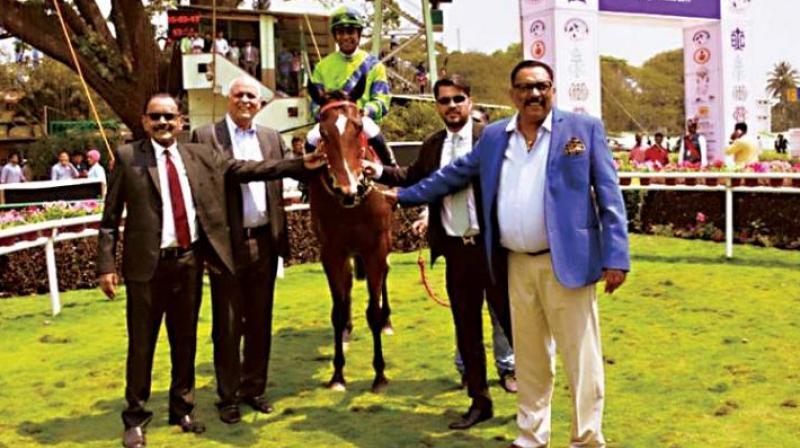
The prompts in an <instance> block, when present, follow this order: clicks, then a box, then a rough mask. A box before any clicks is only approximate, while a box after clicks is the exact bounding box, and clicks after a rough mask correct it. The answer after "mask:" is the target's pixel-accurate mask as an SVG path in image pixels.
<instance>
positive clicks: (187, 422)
mask: <svg viewBox="0 0 800 448" xmlns="http://www.w3.org/2000/svg"><path fill="white" fill-rule="evenodd" d="M169 424H170V425H176V426H180V427H181V430H182V431H183V432H193V433H195V434H200V433H202V432H205V430H206V425H204V424H203V423H201V422H199V421H197V419H196V418H194V417H192V416H191V415H189V414H187V415H184V416H183V417H174V416H170V417H169Z"/></svg>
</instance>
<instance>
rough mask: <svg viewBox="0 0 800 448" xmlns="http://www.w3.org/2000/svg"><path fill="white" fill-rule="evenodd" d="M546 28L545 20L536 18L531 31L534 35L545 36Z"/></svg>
mask: <svg viewBox="0 0 800 448" xmlns="http://www.w3.org/2000/svg"><path fill="white" fill-rule="evenodd" d="M546 29H547V25H545V24H544V22H543V21H541V20H534V21H533V23H531V28H530V31H531V35H532V36H533V37H542V36H544V32H545V30H546Z"/></svg>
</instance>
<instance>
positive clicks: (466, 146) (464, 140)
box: [439, 120, 480, 236]
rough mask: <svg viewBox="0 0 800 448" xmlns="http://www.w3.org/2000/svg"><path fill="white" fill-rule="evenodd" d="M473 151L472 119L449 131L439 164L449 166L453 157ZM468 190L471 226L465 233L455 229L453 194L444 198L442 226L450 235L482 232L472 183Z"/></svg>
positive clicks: (468, 234) (469, 234)
mask: <svg viewBox="0 0 800 448" xmlns="http://www.w3.org/2000/svg"><path fill="white" fill-rule="evenodd" d="M456 134H458V136H459V137H460V138H459V142H458V145H457V146H456V147H454V146H453V136H454V135H456ZM470 151H472V120H467V124H465V125H464V127H463V128H461V129H460V130H459V131H458V132H457V133H455V134H454V133H453V132H450V131H449V130H448V131H447V137H446V138H445V140H444V144H443V146H442V158H441V162H440V165H439V166H447V165H448V164H450V162H451V161H453V159H456V158H458V157H461V156H463V155H465V154H467V153H469V152H470ZM465 190H467V206H468V208H469V228H468V229H467V231H466V233H465V234H463V235H462V234H461V233H459V232H456V231H454V230H453V228H454V226H453V225H452V219H453V196H452V195H448V196H445V197H444V198H442V214H441V217H442V227H444V231H445V233H447V235H448V236H471V235H477V234H478V233H480V230H479V227H478V212H477V210H476V208H475V192H474V191H472V185H469V186H468V187H467V188H466V189H465Z"/></svg>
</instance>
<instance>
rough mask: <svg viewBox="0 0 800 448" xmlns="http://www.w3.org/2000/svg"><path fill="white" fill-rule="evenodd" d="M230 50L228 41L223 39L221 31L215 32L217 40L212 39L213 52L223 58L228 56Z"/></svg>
mask: <svg viewBox="0 0 800 448" xmlns="http://www.w3.org/2000/svg"><path fill="white" fill-rule="evenodd" d="M230 50H231V47H230V45H228V40H227V39H225V35H224V34H222V31H217V38H216V39H214V51H216V52H217V54H219V55H222V56H223V57H225V56H228V52H229V51H230Z"/></svg>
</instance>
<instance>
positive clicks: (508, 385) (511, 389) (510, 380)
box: [500, 372, 517, 394]
mask: <svg viewBox="0 0 800 448" xmlns="http://www.w3.org/2000/svg"><path fill="white" fill-rule="evenodd" d="M500 387H502V388H503V390H505V391H506V392H508V393H510V394H515V393H517V377H516V375H514V372H509V373H504V374H503V375H502V376H501V377H500Z"/></svg>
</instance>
